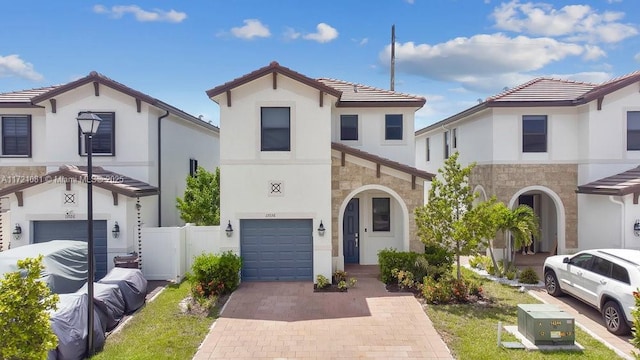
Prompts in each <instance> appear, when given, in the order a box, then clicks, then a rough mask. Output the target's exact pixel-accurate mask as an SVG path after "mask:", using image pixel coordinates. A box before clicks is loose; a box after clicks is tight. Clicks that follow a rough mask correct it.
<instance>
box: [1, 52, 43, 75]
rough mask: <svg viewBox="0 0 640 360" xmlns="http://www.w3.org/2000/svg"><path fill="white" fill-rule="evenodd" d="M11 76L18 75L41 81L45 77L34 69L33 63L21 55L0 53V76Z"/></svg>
mask: <svg viewBox="0 0 640 360" xmlns="http://www.w3.org/2000/svg"><path fill="white" fill-rule="evenodd" d="M10 76H17V77H21V78H24V79H27V80H32V81H41V80H42V79H43V78H44V77H43V76H42V75H41V74H40V73H38V72H36V71H35V70H34V69H33V64H31V63H28V62H25V61H24V60H22V59H21V58H20V56H19V55H15V54H13V55H7V56H1V55H0V78H1V77H10Z"/></svg>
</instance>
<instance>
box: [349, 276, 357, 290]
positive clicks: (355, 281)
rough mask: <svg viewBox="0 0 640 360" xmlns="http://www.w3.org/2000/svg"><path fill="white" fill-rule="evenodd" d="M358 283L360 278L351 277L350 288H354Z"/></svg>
mask: <svg viewBox="0 0 640 360" xmlns="http://www.w3.org/2000/svg"><path fill="white" fill-rule="evenodd" d="M357 283H358V279H356V278H354V277H352V278H349V287H350V288H354V287H356V284H357Z"/></svg>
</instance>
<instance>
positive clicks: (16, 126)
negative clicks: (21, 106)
mask: <svg viewBox="0 0 640 360" xmlns="http://www.w3.org/2000/svg"><path fill="white" fill-rule="evenodd" d="M0 120H2V155H3V156H28V157H31V116H29V115H26V116H25V115H15V116H2V117H0Z"/></svg>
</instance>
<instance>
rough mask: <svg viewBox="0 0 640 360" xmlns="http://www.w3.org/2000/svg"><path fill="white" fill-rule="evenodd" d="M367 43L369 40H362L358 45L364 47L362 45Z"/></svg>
mask: <svg viewBox="0 0 640 360" xmlns="http://www.w3.org/2000/svg"><path fill="white" fill-rule="evenodd" d="M368 42H369V38H364V39H362V40H360V42H359V43H358V44H359V45H360V46H364V45H367V43H368Z"/></svg>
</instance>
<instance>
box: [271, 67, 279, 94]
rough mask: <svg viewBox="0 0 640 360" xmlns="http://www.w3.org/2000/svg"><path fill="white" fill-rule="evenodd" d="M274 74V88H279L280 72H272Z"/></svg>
mask: <svg viewBox="0 0 640 360" xmlns="http://www.w3.org/2000/svg"><path fill="white" fill-rule="evenodd" d="M272 74H273V90H276V89H277V88H278V73H277V72H276V71H274V72H272Z"/></svg>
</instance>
